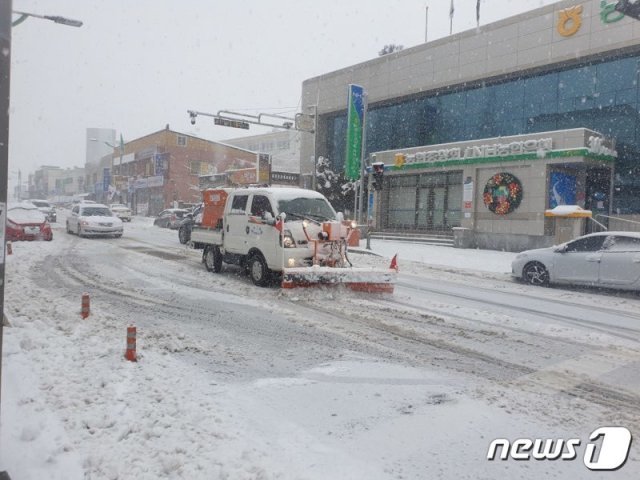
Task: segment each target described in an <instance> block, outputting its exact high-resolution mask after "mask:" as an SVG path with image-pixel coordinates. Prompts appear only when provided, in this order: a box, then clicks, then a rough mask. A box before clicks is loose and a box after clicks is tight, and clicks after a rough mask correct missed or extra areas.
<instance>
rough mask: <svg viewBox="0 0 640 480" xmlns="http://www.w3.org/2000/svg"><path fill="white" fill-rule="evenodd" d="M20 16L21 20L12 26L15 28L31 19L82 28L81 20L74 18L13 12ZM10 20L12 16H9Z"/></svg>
mask: <svg viewBox="0 0 640 480" xmlns="http://www.w3.org/2000/svg"><path fill="white" fill-rule="evenodd" d="M12 13H15V14H18V15H20V18H18V19H17V20H15V21H14V22H13V23H12V24H11V26H13V27H15V26H16V25H20V24H21V23H22V22H24V21H25V20H26V19H27V18H29V17H34V18H41V19H43V20H51V21H52V22H55V23H59V24H61V25H67V26H68V27H81V26H82V22H81V21H80V20H74V19H73V18H66V17H61V16H59V15H38V14H37V13H27V12H16V11H15V10H14V11H13V12H12ZM9 18H10V15H9Z"/></svg>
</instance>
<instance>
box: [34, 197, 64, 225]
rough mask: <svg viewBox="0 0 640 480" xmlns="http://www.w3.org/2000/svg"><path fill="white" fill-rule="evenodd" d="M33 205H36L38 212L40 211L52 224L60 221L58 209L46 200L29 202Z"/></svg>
mask: <svg viewBox="0 0 640 480" xmlns="http://www.w3.org/2000/svg"><path fill="white" fill-rule="evenodd" d="M29 202H31V203H32V204H34V205H35V206H36V207H37V208H38V210H40V211H41V212H42V213H44V215H45V216H46V217H47V221H49V222H51V223H55V222H56V221H57V220H58V218H57V217H58V215H57V214H56V207H54V206H53V205H51V204H50V203H49V202H48V201H46V200H35V199H32V200H29Z"/></svg>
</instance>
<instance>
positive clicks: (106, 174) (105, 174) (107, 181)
mask: <svg viewBox="0 0 640 480" xmlns="http://www.w3.org/2000/svg"><path fill="white" fill-rule="evenodd" d="M109 185H111V169H110V168H104V169H103V170H102V191H103V192H108V191H109Z"/></svg>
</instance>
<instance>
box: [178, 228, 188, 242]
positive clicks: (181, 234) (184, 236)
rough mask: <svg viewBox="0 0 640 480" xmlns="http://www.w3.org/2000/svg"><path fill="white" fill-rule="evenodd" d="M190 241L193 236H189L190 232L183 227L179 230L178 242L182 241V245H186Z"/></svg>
mask: <svg viewBox="0 0 640 480" xmlns="http://www.w3.org/2000/svg"><path fill="white" fill-rule="evenodd" d="M190 239H191V235H189V231H188V230H187V227H185V226H184V225H183V226H182V227H180V230H178V240H180V243H181V244H183V245H184V244H186V243H187V242H188V241H189V240H190Z"/></svg>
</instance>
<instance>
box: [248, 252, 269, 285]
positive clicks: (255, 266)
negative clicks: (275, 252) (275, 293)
mask: <svg viewBox="0 0 640 480" xmlns="http://www.w3.org/2000/svg"><path fill="white" fill-rule="evenodd" d="M248 267H249V276H250V277H251V281H252V282H253V283H254V284H255V285H257V286H259V287H264V286H266V285H267V283H268V282H269V274H270V272H269V267H267V262H265V261H264V257H263V256H262V255H260V254H258V253H254V254H253V255H251V257H250V258H249V262H248Z"/></svg>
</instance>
